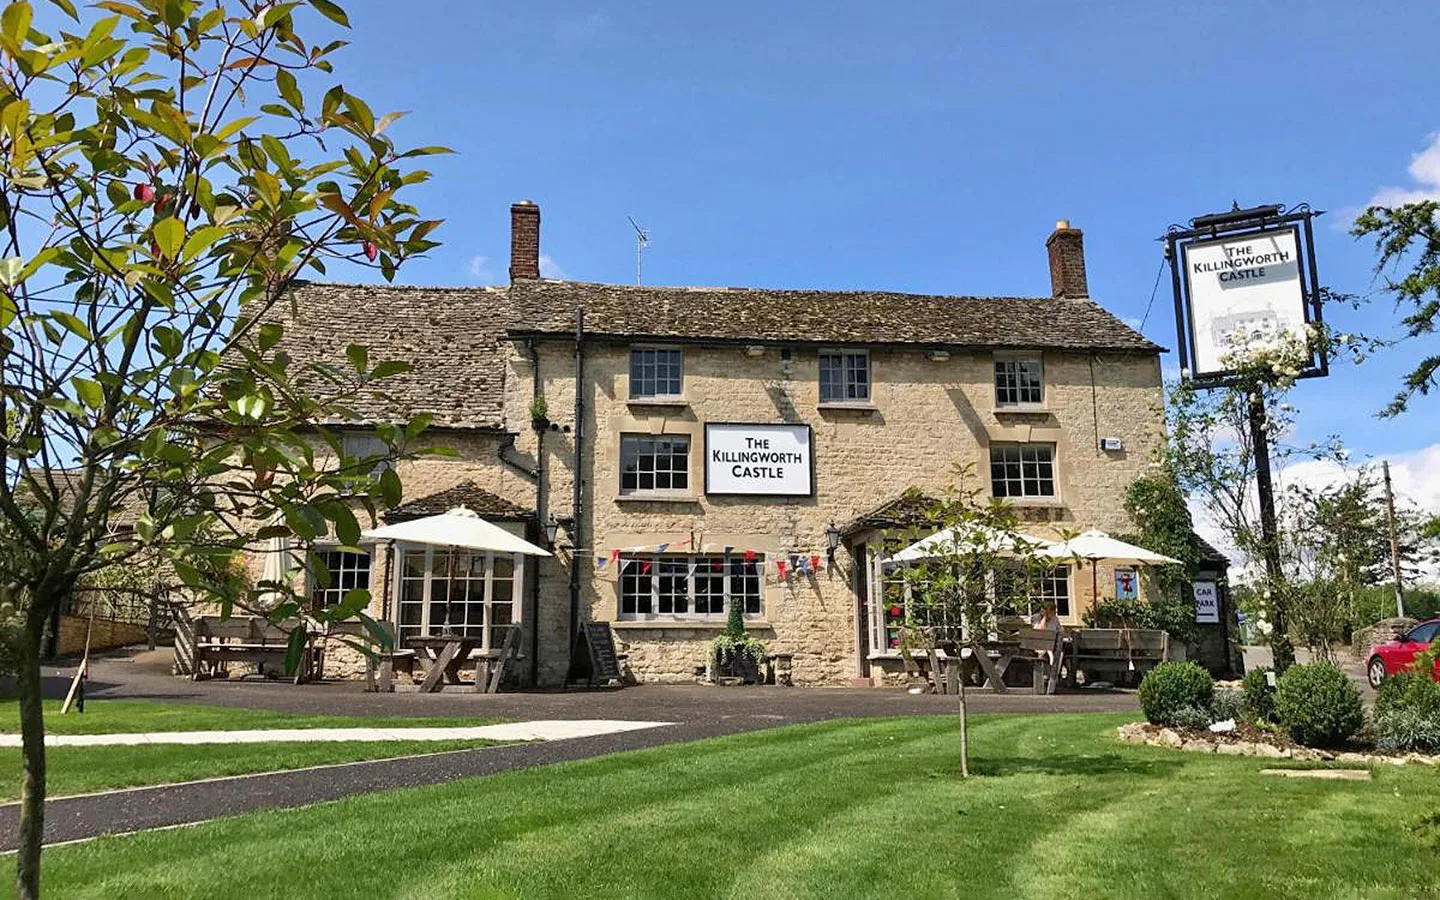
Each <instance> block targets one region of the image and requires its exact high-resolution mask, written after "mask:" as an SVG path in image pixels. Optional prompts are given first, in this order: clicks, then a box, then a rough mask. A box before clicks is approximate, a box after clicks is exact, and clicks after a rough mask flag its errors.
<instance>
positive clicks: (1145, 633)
mask: <svg viewBox="0 0 1440 900" xmlns="http://www.w3.org/2000/svg"><path fill="white" fill-rule="evenodd" d="M1169 653H1170V635H1169V633H1168V632H1164V631H1160V630H1157V629H1148V628H1081V629H1078V630H1076V631H1075V632H1073V633H1072V637H1071V645H1070V681H1071V682H1072V683H1075V682H1077V681H1078V679H1079V673H1081V672H1084V673H1085V680H1086V681H1111V682H1116V683H1124V682H1135V683H1138V682H1139V680H1140V679H1141V678H1143V677H1144V676H1145V673H1146V672H1149V671H1150V670H1151V669H1153V668H1155V667H1156V666H1157V665H1159V664H1160V663H1162V662H1164V661H1165V658H1166V657H1167V656H1168V655H1169ZM1099 676H1108V677H1099Z"/></svg>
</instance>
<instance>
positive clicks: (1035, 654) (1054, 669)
mask: <svg viewBox="0 0 1440 900" xmlns="http://www.w3.org/2000/svg"><path fill="white" fill-rule="evenodd" d="M1015 639H1016V640H1017V641H1019V643H1020V649H1021V650H1022V651H1024V652H1025V653H1027V654H1028V656H1029V658H1030V684H1031V686H1032V687H1033V688H1034V689H1035V693H1037V694H1053V693H1055V689H1056V688H1057V687H1059V684H1060V671H1061V661H1062V660H1063V659H1064V656H1065V640H1064V634H1063V633H1062V632H1061V631H1060V629H1058V628H1054V629H1041V628H1030V627H1025V628H1021V629H1018V630H1017V631H1016V632H1015Z"/></svg>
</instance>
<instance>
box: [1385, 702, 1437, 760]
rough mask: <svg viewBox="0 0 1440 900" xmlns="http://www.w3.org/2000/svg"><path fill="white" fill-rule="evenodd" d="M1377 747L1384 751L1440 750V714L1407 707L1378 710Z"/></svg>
mask: <svg viewBox="0 0 1440 900" xmlns="http://www.w3.org/2000/svg"><path fill="white" fill-rule="evenodd" d="M1375 746H1377V747H1379V748H1380V749H1381V750H1419V751H1422V752H1427V751H1428V752H1435V751H1440V713H1430V714H1426V713H1424V712H1421V711H1420V710H1418V709H1406V708H1404V707H1392V708H1391V709H1386V710H1381V711H1377V712H1376V713H1375Z"/></svg>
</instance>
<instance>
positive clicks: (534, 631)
mask: <svg viewBox="0 0 1440 900" xmlns="http://www.w3.org/2000/svg"><path fill="white" fill-rule="evenodd" d="M525 350H526V351H527V352H528V353H529V355H530V371H531V387H530V397H531V399H534V398H535V397H538V396H540V385H541V382H540V351H539V350H538V349H537V348H536V346H535V342H534V341H526V342H525ZM548 507H549V504H548V503H546V500H545V432H544V431H543V430H540V431H536V432H535V521H536V524H537V525H538V526H539V527H540V529H541V533H543V530H544V528H545V519H546V515H545V513H546V510H547V509H548ZM542 565H544V562H543V561H542V560H541V558H540V557H535V577H534V578H531V579H530V609H531V617H530V685H531V686H532V687H534V686H536V685H538V684H539V683H540V567H541V566H542Z"/></svg>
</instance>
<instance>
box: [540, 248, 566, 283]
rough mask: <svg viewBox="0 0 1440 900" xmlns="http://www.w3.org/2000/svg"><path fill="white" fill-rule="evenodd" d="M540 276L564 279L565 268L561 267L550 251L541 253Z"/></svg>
mask: <svg viewBox="0 0 1440 900" xmlns="http://www.w3.org/2000/svg"><path fill="white" fill-rule="evenodd" d="M540 277H541V278H554V279H556V280H558V281H564V280H565V278H566V275H565V270H564V269H562V268H560V264H559V263H557V262H556V261H555V259H554V257H552V256H551V255H550V254H548V253H542V254H540Z"/></svg>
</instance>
